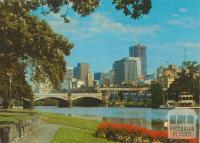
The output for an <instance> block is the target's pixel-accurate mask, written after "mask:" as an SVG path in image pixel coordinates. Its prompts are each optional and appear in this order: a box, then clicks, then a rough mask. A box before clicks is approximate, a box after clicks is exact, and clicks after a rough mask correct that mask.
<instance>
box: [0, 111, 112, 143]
mask: <svg viewBox="0 0 200 143" xmlns="http://www.w3.org/2000/svg"><path fill="white" fill-rule="evenodd" d="M11 114H13V115H11ZM23 115H24V116H23ZM33 115H34V116H35V115H37V116H38V117H39V118H41V120H42V123H41V125H40V127H39V128H38V129H37V130H35V131H34V132H33V133H32V134H29V135H27V136H25V137H23V138H21V140H20V141H19V142H20V143H25V142H27V141H29V143H44V141H48V142H49V143H67V142H69V143H80V142H81V143H93V142H95V143H112V142H110V141H107V140H105V139H99V138H96V137H94V135H93V134H94V132H95V130H96V127H97V125H98V124H100V121H98V120H91V119H84V118H78V117H71V116H66V115H62V114H56V113H44V112H34V111H28V110H17V111H16V110H15V111H8V112H4V111H0V120H1V122H0V125H5V124H13V123H16V122H19V121H23V120H27V119H30V118H31V117H33ZM51 128H52V129H54V132H51V133H50V134H48V133H49V131H50V130H51ZM56 128H58V129H56ZM45 131H46V132H45ZM49 139H50V140H49Z"/></svg>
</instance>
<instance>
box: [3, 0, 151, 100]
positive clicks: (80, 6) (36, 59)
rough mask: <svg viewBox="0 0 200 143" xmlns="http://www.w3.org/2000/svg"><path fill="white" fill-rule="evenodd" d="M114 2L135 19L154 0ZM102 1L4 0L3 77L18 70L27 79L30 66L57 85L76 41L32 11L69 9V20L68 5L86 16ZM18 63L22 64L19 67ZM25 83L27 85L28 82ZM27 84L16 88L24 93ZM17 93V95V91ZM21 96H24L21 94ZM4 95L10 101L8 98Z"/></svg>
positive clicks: (38, 77) (39, 77) (35, 75)
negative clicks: (56, 31) (66, 59)
mask: <svg viewBox="0 0 200 143" xmlns="http://www.w3.org/2000/svg"><path fill="white" fill-rule="evenodd" d="M112 3H113V4H114V5H115V6H116V9H118V10H121V11H123V12H124V14H125V15H127V16H130V17H131V18H134V19H137V18H139V17H141V16H142V15H145V14H148V12H149V11H150V9H151V0H133V1H127V0H113V1H112ZM99 4H100V0H26V1H25V0H1V1H0V17H1V19H0V68H1V69H3V73H4V75H1V77H2V78H6V75H7V74H11V75H12V76H13V77H14V75H15V72H16V71H19V72H20V75H22V76H23V78H22V79H21V80H22V81H23V82H24V79H25V73H26V72H25V71H26V70H27V68H29V69H31V71H32V74H33V79H34V80H43V81H45V79H49V81H50V82H51V83H52V85H53V86H54V87H55V88H56V87H57V86H58V83H59V82H60V81H61V80H62V79H63V78H64V75H65V72H66V68H65V67H66V62H65V60H64V57H65V56H67V55H69V54H70V50H71V48H73V46H74V45H73V44H72V43H70V42H69V41H68V40H67V39H66V38H65V37H63V36H62V35H59V34H57V33H55V32H54V31H53V30H52V29H51V28H50V26H49V25H48V24H47V23H46V22H45V21H41V20H40V19H38V18H37V17H36V16H33V15H31V14H30V13H31V11H34V10H37V9H38V8H41V7H42V8H43V11H42V13H43V14H44V15H45V14H49V13H51V12H53V13H59V12H61V9H66V12H65V13H62V14H61V17H63V18H64V20H65V22H69V20H68V18H67V10H68V9H69V8H71V9H73V10H74V11H75V12H76V13H78V14H79V15H81V16H87V15H89V14H91V13H92V12H93V11H94V10H95V9H96V8H97V7H98V6H99ZM16 66H19V67H20V70H18V69H17V68H16ZM16 81H18V83H17V82H16V85H18V84H22V83H21V82H22V81H20V80H16ZM7 85H8V84H7V83H6V82H3V83H1V84H0V87H1V88H2V89H3V87H5V86H7ZM24 85H26V83H25V82H24ZM25 87H28V86H25ZM25 87H23V88H20V87H18V88H17V87H16V88H17V89H18V90H19V91H22V89H23V90H24V93H25V91H27V92H28V91H29V89H28V88H25ZM25 89H26V90H25ZM4 92H6V91H5V90H2V91H1V95H8V94H6V93H4ZM16 95H18V94H17V92H16ZM20 95H23V94H20ZM24 96H25V95H24ZM24 96H23V98H24ZM18 98H20V99H21V96H19V97H18ZM4 99H5V102H7V99H8V98H7V97H5V98H4ZM24 101H26V100H24Z"/></svg>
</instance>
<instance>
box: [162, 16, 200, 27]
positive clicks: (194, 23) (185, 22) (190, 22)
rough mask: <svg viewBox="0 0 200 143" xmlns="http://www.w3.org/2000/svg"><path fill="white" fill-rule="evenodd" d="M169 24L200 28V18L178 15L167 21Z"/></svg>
mask: <svg viewBox="0 0 200 143" xmlns="http://www.w3.org/2000/svg"><path fill="white" fill-rule="evenodd" d="M166 22H167V24H169V25H175V26H182V27H184V28H188V29H193V28H198V29H199V28H200V20H198V19H195V18H194V17H178V18H176V19H170V20H167V21H166Z"/></svg>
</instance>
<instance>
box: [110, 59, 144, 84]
mask: <svg viewBox="0 0 200 143" xmlns="http://www.w3.org/2000/svg"><path fill="white" fill-rule="evenodd" d="M113 70H114V83H115V84H116V85H120V84H121V83H122V82H127V83H129V82H132V81H134V80H136V79H137V78H138V77H139V76H141V60H140V58H138V57H127V58H123V59H121V60H119V61H115V62H114V64H113Z"/></svg>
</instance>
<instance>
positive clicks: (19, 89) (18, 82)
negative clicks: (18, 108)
mask: <svg viewBox="0 0 200 143" xmlns="http://www.w3.org/2000/svg"><path fill="white" fill-rule="evenodd" d="M16 67H17V69H15V71H16V72H15V74H13V75H12V77H11V80H12V84H11V88H10V86H9V84H10V83H9V82H10V81H9V80H10V77H9V75H7V74H6V73H5V72H3V70H2V69H0V75H1V76H0V94H1V97H2V98H3V108H5V109H7V108H9V107H10V106H11V104H10V103H11V101H10V98H12V99H17V100H21V101H23V102H24V103H26V104H24V108H28V107H31V104H30V103H32V101H33V94H32V90H31V87H30V86H29V85H28V83H27V81H26V80H25V77H24V74H22V71H20V70H23V69H22V68H21V67H20V65H18V66H16ZM10 90H11V93H10ZM27 106H28V107H27Z"/></svg>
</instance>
